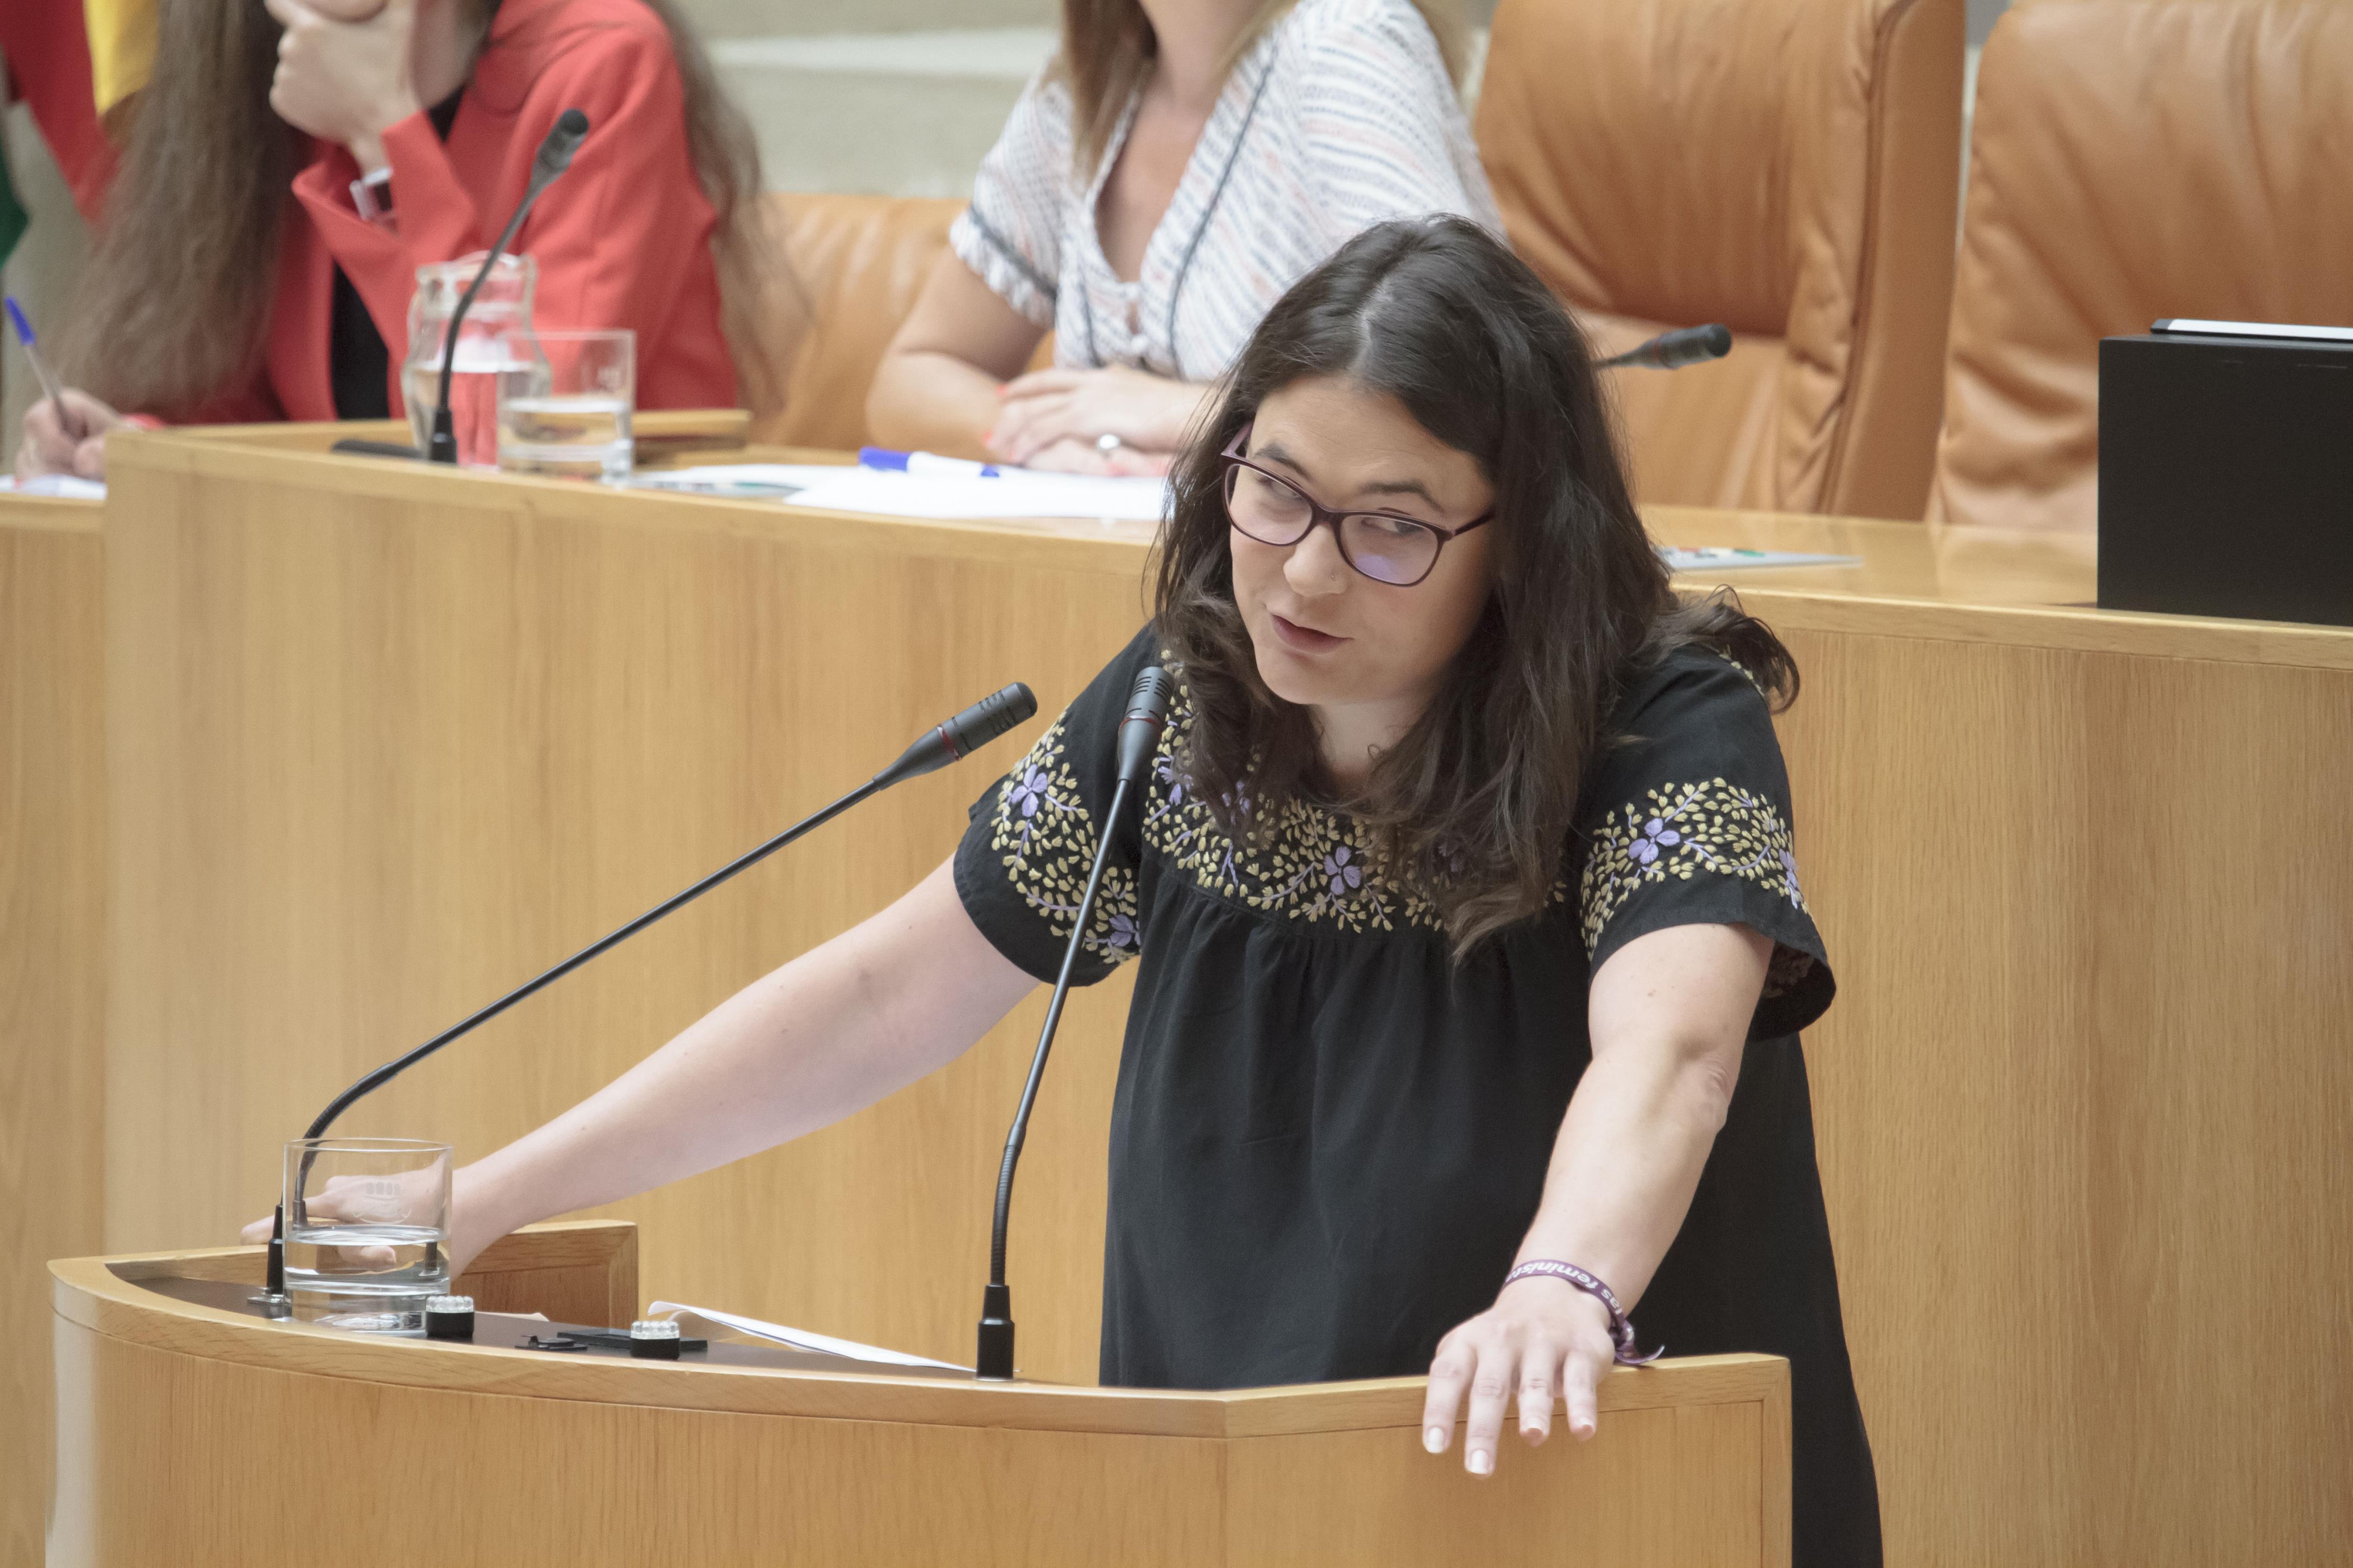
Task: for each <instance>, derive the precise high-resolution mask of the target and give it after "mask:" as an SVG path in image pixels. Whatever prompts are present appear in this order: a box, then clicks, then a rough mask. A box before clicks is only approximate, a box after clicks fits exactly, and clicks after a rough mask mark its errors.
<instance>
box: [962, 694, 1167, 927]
mask: <svg viewBox="0 0 2353 1568" xmlns="http://www.w3.org/2000/svg"><path fill="white" fill-rule="evenodd" d="M1096 842H1097V839H1096V834H1095V823H1094V818H1093V816H1092V815H1091V814H1090V813H1089V812H1088V810H1087V807H1086V803H1085V802H1084V801H1083V800H1082V799H1081V798H1080V795H1079V781H1078V778H1077V777H1076V775H1074V774H1073V773H1071V764H1070V760H1069V758H1068V756H1067V755H1066V753H1065V748H1064V746H1063V743H1062V721H1061V720H1060V719H1057V720H1055V721H1054V722H1053V724H1052V726H1051V727H1050V728H1049V729H1048V730H1047V731H1046V732H1045V733H1044V734H1043V735H1041V736H1039V739H1038V743H1037V744H1036V745H1035V746H1032V747H1031V748H1030V749H1029V755H1028V756H1026V757H1024V758H1022V759H1021V762H1020V763H1019V764H1018V766H1016V767H1015V768H1014V770H1013V771H1012V772H1011V773H1008V774H1007V775H1006V779H1005V785H1004V787H1003V788H1002V789H1000V790H998V791H997V821H996V826H995V830H994V831H993V832H992V833H991V834H990V836H989V848H990V849H991V850H992V851H993V852H994V853H995V854H996V855H997V858H998V864H1000V865H1002V866H1003V867H1004V868H1005V874H1006V877H1007V879H1008V880H1009V881H1010V882H1011V883H1012V884H1013V887H1014V889H1015V890H1016V891H1018V893H1020V895H1021V897H1022V899H1023V900H1024V901H1025V902H1027V903H1028V904H1029V907H1030V908H1031V909H1033V910H1037V911H1038V912H1039V914H1041V915H1043V916H1045V917H1046V924H1047V928H1048V929H1049V930H1050V931H1052V932H1053V933H1054V940H1055V941H1057V942H1067V941H1069V940H1070V936H1071V922H1072V921H1075V920H1076V919H1077V917H1078V912H1079V900H1080V899H1081V898H1082V897H1083V896H1084V895H1085V893H1086V890H1087V873H1088V872H1089V871H1090V870H1091V869H1092V868H1093V866H1094V859H1095V845H1096ZM1084 945H1085V946H1086V948H1087V949H1088V950H1089V951H1090V952H1093V954H1094V955H1095V956H1096V957H1097V958H1099V959H1101V960H1102V961H1103V964H1104V965H1105V966H1106V967H1110V966H1112V965H1114V964H1117V963H1121V962H1122V961H1123V960H1125V959H1130V958H1134V956H1135V955H1136V953H1137V952H1138V951H1139V943H1138V941H1137V936H1136V898H1135V873H1134V871H1132V870H1130V869H1128V868H1126V867H1124V866H1120V865H1115V864H1114V865H1109V866H1105V867H1104V868H1103V889H1102V890H1101V891H1100V892H1098V893H1097V894H1096V895H1095V908H1094V918H1093V920H1092V921H1091V922H1090V929H1089V931H1088V932H1087V940H1086V942H1085V944H1084Z"/></svg>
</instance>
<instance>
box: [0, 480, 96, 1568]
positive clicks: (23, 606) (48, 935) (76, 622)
mask: <svg viewBox="0 0 2353 1568" xmlns="http://www.w3.org/2000/svg"><path fill="white" fill-rule="evenodd" d="M99 518H100V511H99V508H98V506H97V505H96V503H94V502H89V501H67V500H40V499H36V498H32V497H26V496H16V495H0V1270H5V1279H0V1412H5V1416H0V1563H37V1562H38V1561H39V1560H40V1555H41V1515H42V1507H43V1500H44V1499H45V1498H46V1497H47V1483H48V1469H49V1443H48V1419H47V1411H48V1407H49V1353H48V1344H47V1342H48V1318H49V1311H48V1281H47V1270H46V1269H45V1268H44V1267H43V1265H44V1264H45V1263H47V1260H48V1259H49V1258H56V1257H58V1256H59V1255H60V1254H61V1253H66V1252H80V1251H85V1250H87V1249H88V1248H90V1247H93V1246H99V1245H102V1243H103V1237H102V1230H101V1223H102V1221H101V1215H102V1213H103V1207H104V1202H103V1199H104V1186H103V1181H104V1169H105V1167H104V1163H103V1159H102V1155H101V1151H102V1148H103V1143H104V1113H105V1108H104V1104H103V1101H102V1098H101V1095H102V1090H103V1087H104V1078H103V1074H102V1072H101V1070H100V1062H101V1059H102V1057H103V1053H104V1050H105V1038H104V1017H103V1012H102V1009H103V1007H104V1004H105V982H104V970H103V968H102V964H103V962H104V956H105V942H106V923H105V907H104V904H103V902H102V901H101V892H102V889H103V888H104V885H105V880H104V879H105V827H104V821H103V817H102V816H101V809H102V806H103V804H104V802H103V795H102V793H101V791H102V780H103V777H104V769H105V758H104V754H103V749H102V745H101V741H100V737H101V735H102V733H103V728H102V725H103V703H104V693H103V691H102V690H101V687H100V679H101V661H102V659H103V658H104V643H103V640H102V638H101V636H100V604H101V598H102V595H103V590H104V555H103V541H102V538H101V536H100V531H99Z"/></svg>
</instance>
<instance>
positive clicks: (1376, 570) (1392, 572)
mask: <svg viewBox="0 0 2353 1568" xmlns="http://www.w3.org/2000/svg"><path fill="white" fill-rule="evenodd" d="M1250 428H1251V427H1250V426H1248V425H1245V426H1242V427H1241V430H1240V433H1239V434H1238V435H1236V436H1235V437H1234V438H1233V441H1232V442H1231V444H1230V445H1229V446H1228V447H1226V449H1225V450H1224V451H1223V452H1221V453H1219V461H1221V462H1222V463H1224V464H1225V466H1226V468H1225V474H1226V486H1225V489H1226V516H1227V517H1228V518H1229V519H1230V520H1231V521H1232V522H1233V525H1234V526H1235V527H1236V528H1238V529H1240V530H1241V531H1242V532H1243V533H1245V534H1247V535H1249V536H1250V538H1252V539H1255V540H1257V541H1258V542H1260V543H1261V544H1275V545H1285V544H1296V543H1298V542H1300V541H1301V540H1303V539H1305V538H1306V537H1307V536H1308V534H1309V533H1310V532H1312V531H1314V528H1315V525H1316V524H1317V523H1324V524H1327V525H1329V526H1330V528H1331V530H1332V537H1333V539H1334V540H1335V541H1336V542H1338V544H1339V546H1340V559H1341V560H1343V561H1345V562H1346V563H1348V564H1349V565H1350V566H1352V567H1354V568H1355V569H1356V571H1358V572H1360V573H1362V574H1364V575H1366V576H1367V577H1370V578H1371V579H1372V580H1373V581H1374V582H1376V583H1386V584H1389V586H1391V587H1393V588H1410V587H1412V586H1413V585H1414V584H1417V583H1419V582H1420V581H1421V580H1422V579H1423V578H1425V577H1427V576H1429V575H1430V573H1431V572H1432V571H1434V570H1436V569H1437V566H1438V552H1440V551H1441V550H1443V549H1445V548H1446V542H1447V541H1448V540H1450V539H1455V538H1459V537H1461V535H1463V534H1466V533H1468V532H1470V531H1472V529H1474V528H1477V527H1480V526H1481V525H1482V524H1484V523H1488V522H1492V521H1494V517H1495V514H1494V513H1493V511H1488V512H1482V514H1480V515H1479V516H1478V517H1476V518H1474V519H1472V521H1469V522H1466V523H1464V524H1463V525H1462V526H1461V527H1460V528H1454V529H1447V528H1440V527H1439V526H1438V525H1437V524H1436V523H1432V522H1424V521H1421V520H1420V519H1419V518H1412V517H1407V516H1405V515H1404V514H1403V513H1401V512H1394V511H1334V510H1332V509H1331V508H1329V507H1326V506H1323V505H1320V504H1318V503H1317V502H1316V501H1315V500H1314V498H1313V497H1311V496H1309V495H1308V493H1307V492H1306V491H1305V490H1303V489H1300V488H1299V487H1298V486H1297V485H1294V484H1293V483H1292V482H1291V481H1290V480H1289V479H1284V478H1282V476H1281V475H1279V474H1274V473H1270V472H1268V471H1267V470H1266V469H1264V468H1260V467H1259V466H1258V465H1257V464H1256V463H1253V462H1251V461H1250V459H1249V458H1245V457H1243V456H1242V452H1241V449H1242V446H1243V444H1244V443H1245V442H1247V441H1248V440H1249V439H1250Z"/></svg>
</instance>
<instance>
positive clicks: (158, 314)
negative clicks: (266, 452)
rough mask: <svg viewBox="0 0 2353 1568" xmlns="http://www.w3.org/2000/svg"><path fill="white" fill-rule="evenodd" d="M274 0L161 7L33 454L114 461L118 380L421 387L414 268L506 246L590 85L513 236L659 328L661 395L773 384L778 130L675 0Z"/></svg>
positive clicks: (132, 402)
mask: <svg viewBox="0 0 2353 1568" xmlns="http://www.w3.org/2000/svg"><path fill="white" fill-rule="evenodd" d="M266 3H267V7H268V14H267V15H266V16H265V15H264V11H263V6H262V5H259V4H256V3H255V0H173V4H171V5H166V6H164V7H163V29H164V33H163V37H162V40H161V47H160V48H159V50H158V52H157V57H156V60H157V64H156V72H155V77H154V79H153V82H152V84H151V85H150V86H149V88H148V89H147V90H146V91H145V92H144V93H142V96H141V100H140V103H139V107H138V110H137V118H136V121H135V122H134V125H133V128H132V135H131V141H130V145H129V147H128V149H127V150H126V153H125V156H124V161H123V166H122V170H121V174H120V176H119V177H118V179H117V182H116V184H115V187H114V190H113V192H112V193H111V195H110V198H109V200H108V204H107V208H106V217H105V220H104V223H103V225H102V226H101V231H100V241H99V245H98V250H97V255H96V256H95V257H94V258H93V262H92V266H91V268H90V275H89V277H88V279H87V280H86V282H85V284H84V286H83V288H82V289H81V291H80V295H79V300H78V301H77V304H76V306H75V308H74V310H73V315H72V320H71V321H70V322H69V323H68V324H67V331H65V332H64V333H62V334H60V335H61V336H62V337H64V338H65V340H66V342H67V345H68V346H67V349H66V353H65V354H64V356H63V357H64V360H65V363H66V365H67V367H68V371H69V379H70V380H72V381H73V382H75V383H76V385H77V388H86V389H87V390H86V391H84V390H75V391H69V392H68V393H67V394H66V395H65V398H64V402H65V405H66V406H65V407H64V408H63V409H62V410H60V409H58V407H57V406H56V405H53V404H51V403H49V402H47V401H46V400H44V401H43V402H41V403H39V404H37V405H35V407H34V408H33V410H32V411H31V412H29V413H28V414H27V415H26V420H25V426H26V429H25V441H24V445H23V447H22V449H21V451H20V453H19V455H18V458H17V471H18V473H19V474H20V475H26V474H29V473H38V472H71V473H79V474H82V475H84V476H87V477H90V478H98V477H101V476H102V474H103V471H104V469H103V463H104V455H103V446H102V438H103V436H104V434H105V431H106V430H107V429H108V428H109V427H111V426H113V425H115V424H118V423H121V421H122V419H123V418H124V417H126V416H125V414H121V413H118V412H117V410H118V409H121V410H126V411H135V413H132V415H130V416H131V417H141V416H144V417H145V418H147V419H154V420H172V421H176V422H183V423H231V422H244V421H259V420H270V419H334V418H338V417H341V418H364V417H371V416H375V417H383V416H397V415H399V414H400V413H401V412H402V411H403V408H402V401H401V389H400V384H399V368H400V364H401V362H402V360H403V359H404V358H405V357H406V352H407V337H408V324H407V323H408V305H409V297H410V295H411V294H412V293H414V291H415V289H416V286H417V268H418V267H420V266H422V265H426V264H428V263H433V262H441V261H449V260H454V259H456V258H459V257H460V256H463V255H465V254H467V253H468V252H470V251H479V250H482V249H485V248H487V247H489V245H490V244H491V241H492V240H493V239H495V238H496V237H497V235H498V230H499V228H500V226H501V225H502V224H503V223H504V222H505V221H506V218H507V216H508V215H509V214H510V213H511V212H512V210H513V208H514V205H515V204H516V203H517V202H518V201H520V200H521V199H522V192H523V186H524V183H525V181H526V179H527V178H528V176H529V174H530V169H531V163H532V158H533V153H535V152H536V151H537V150H538V147H539V143H540V142H541V139H542V138H543V137H544V136H545V135H546V134H547V132H548V129H549V127H551V126H552V125H553V124H554V122H555V119H556V117H557V116H558V115H559V114H561V113H562V112H563V111H564V110H566V109H578V110H581V111H582V112H584V113H585V114H586V115H587V117H588V122H589V125H590V131H589V134H588V137H587V140H586V142H584V143H583V144H582V146H581V148H580V152H579V154H578V156H577V157H576V158H575V161H574V163H573V164H572V167H571V169H570V171H569V172H568V173H567V174H565V176H564V178H563V179H561V180H559V181H557V182H556V183H555V184H554V185H552V186H550V187H549V189H548V191H547V193H546V194H545V195H543V196H542V197H541V198H540V200H539V203H538V205H536V206H535V207H533V210H532V215H531V216H530V218H529V219H528V220H527V221H526V222H525V223H524V225H523V226H522V232H521V233H520V234H519V235H518V237H516V239H515V241H514V244H513V246H512V248H513V249H515V250H517V251H522V252H528V253H529V254H530V255H531V256H533V258H535V259H536V261H537V263H538V268H539V281H538V291H537V296H536V300H535V303H534V306H533V320H534V321H535V322H536V323H537V324H538V325H540V326H542V327H550V328H554V327H583V328H586V327H629V328H634V329H635V330H636V331H637V334H638V405H639V406H640V407H647V408H675V407H687V406H703V407H709V406H722V407H724V406H732V405H735V404H736V403H737V402H738V399H739V394H741V395H744V397H746V398H748V399H749V400H750V401H751V402H752V403H753V405H754V406H760V405H764V404H766V403H768V402H770V401H771V392H772V388H773V386H774V384H775V377H774V374H773V372H772V370H771V369H770V366H769V364H768V363H767V356H766V355H765V353H762V352H760V350H759V349H758V347H757V345H758V343H759V342H760V341H761V338H760V332H759V330H758V325H759V322H760V321H761V320H762V319H763V317H764V311H763V310H762V306H763V304H764V302H765V301H764V299H763V296H764V294H765V290H766V289H767V287H768V286H769V279H770V278H771V275H772V267H773V264H772V262H771V261H770V259H769V253H768V247H767V246H766V244H765V238H764V237H763V236H762V235H761V234H760V233H759V232H758V229H757V224H758V200H757V198H758V194H759V188H760V181H759V168H758V157H757V153H756V152H755V150H754V143H753V140H752V135H751V131H750V128H749V126H748V125H747V124H746V123H745V122H744V119H743V117H742V115H741V114H740V113H739V112H738V111H737V110H734V109H733V107H732V106H730V105H729V104H728V103H727V102H726V101H725V100H724V99H723V97H722V95H721V94H720V91H719V89H718V86H717V83H716V80H715V79H714V77H713V74H712V69H711V66H710V63H709V61H708V59H707V58H706V57H705V56H704V54H703V52H702V47H701V46H700V45H699V44H698V43H697V42H696V40H695V39H694V37H693V35H692V34H691V31H690V30H689V29H688V28H687V26H686V25H685V24H684V23H683V22H682V21H681V19H680V18H679V17H678V16H677V15H676V14H675V12H674V11H673V9H672V8H671V5H670V0H266ZM352 6H363V7H369V8H368V9H364V10H356V11H354V10H350V9H346V8H347V7H352ZM730 329H734V330H733V331H731V330H730ZM731 344H732V347H733V353H731Z"/></svg>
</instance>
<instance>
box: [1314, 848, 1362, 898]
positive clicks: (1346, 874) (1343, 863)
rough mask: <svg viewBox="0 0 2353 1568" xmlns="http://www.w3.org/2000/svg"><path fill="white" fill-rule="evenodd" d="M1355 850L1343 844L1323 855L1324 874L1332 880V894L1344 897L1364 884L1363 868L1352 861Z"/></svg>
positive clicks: (1335, 896)
mask: <svg viewBox="0 0 2353 1568" xmlns="http://www.w3.org/2000/svg"><path fill="white" fill-rule="evenodd" d="M1354 854H1355V851H1354V850H1352V849H1350V848H1349V847H1348V846H1347V845H1345V844H1343V845H1341V846H1340V847H1338V848H1337V849H1335V850H1333V851H1332V853H1330V854H1329V855H1326V856H1324V876H1326V877H1328V878H1330V879H1331V880H1332V896H1333V897H1334V898H1335V899H1338V898H1345V897H1346V896H1347V895H1348V894H1349V893H1350V892H1352V891H1353V890H1355V889H1357V888H1360V887H1362V886H1363V885H1364V881H1365V873H1364V868H1362V867H1360V866H1357V865H1356V864H1355V863H1354V861H1353V859H1352V857H1353V856H1354Z"/></svg>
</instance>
